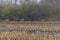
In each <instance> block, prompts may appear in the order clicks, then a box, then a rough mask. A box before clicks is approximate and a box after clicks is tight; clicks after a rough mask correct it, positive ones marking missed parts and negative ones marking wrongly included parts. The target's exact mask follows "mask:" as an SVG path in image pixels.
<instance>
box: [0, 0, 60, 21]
mask: <svg viewBox="0 0 60 40" xmlns="http://www.w3.org/2000/svg"><path fill="white" fill-rule="evenodd" d="M16 1H17V0H16ZM16 1H15V4H11V5H4V6H0V20H9V21H15V20H16V21H21V20H24V21H42V20H44V21H47V20H60V19H59V18H60V6H59V5H56V4H51V3H48V2H47V1H44V2H40V3H35V2H30V1H27V0H26V1H24V3H22V4H20V5H17V4H16Z"/></svg>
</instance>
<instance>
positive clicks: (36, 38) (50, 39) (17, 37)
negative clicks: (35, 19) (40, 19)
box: [0, 24, 60, 40]
mask: <svg viewBox="0 0 60 40" xmlns="http://www.w3.org/2000/svg"><path fill="white" fill-rule="evenodd" d="M0 30H5V31H9V30H10V31H11V30H15V31H17V30H43V31H60V26H59V25H58V24H57V25H41V24H0ZM0 40H60V33H58V34H53V35H46V34H27V33H26V32H0Z"/></svg>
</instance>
